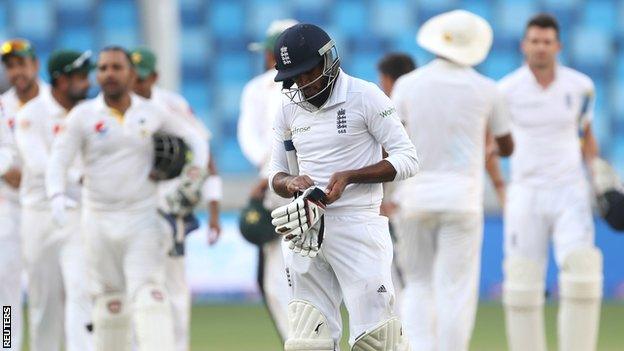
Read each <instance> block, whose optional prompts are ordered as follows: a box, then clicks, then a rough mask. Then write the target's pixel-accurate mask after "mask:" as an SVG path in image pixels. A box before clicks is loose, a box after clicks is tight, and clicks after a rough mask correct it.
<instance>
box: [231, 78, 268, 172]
mask: <svg viewBox="0 0 624 351" xmlns="http://www.w3.org/2000/svg"><path fill="white" fill-rule="evenodd" d="M264 98H266V97H264ZM257 99H258V97H256V96H254V91H253V90H252V86H251V85H247V86H245V89H244V90H243V94H242V96H241V102H240V115H239V116H238V125H237V137H238V144H239V145H240V147H241V151H242V152H243V155H245V157H246V158H247V160H249V162H251V163H252V164H253V165H254V166H256V167H257V168H261V167H262V165H263V164H264V163H265V162H266V161H267V153H268V152H269V151H270V150H267V146H266V142H265V138H264V137H265V136H264V135H262V133H260V131H262V130H264V128H265V126H263V125H262V123H263V122H264V119H263V118H261V116H259V115H258V111H257V109H256V107H257V106H261V105H263V104H265V103H263V102H258V101H257Z"/></svg>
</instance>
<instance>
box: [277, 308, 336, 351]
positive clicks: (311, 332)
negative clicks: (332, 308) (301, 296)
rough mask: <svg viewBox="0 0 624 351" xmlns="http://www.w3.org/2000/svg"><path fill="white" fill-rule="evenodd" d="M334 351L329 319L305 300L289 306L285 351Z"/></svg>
mask: <svg viewBox="0 0 624 351" xmlns="http://www.w3.org/2000/svg"><path fill="white" fill-rule="evenodd" d="M325 350H326V351H333V350H334V339H332V337H331V331H330V330H329V324H328V322H327V318H326V317H325V316H324V315H323V313H322V312H321V311H319V310H318V309H317V308H316V307H314V306H313V305H312V304H310V303H309V302H307V301H304V300H292V301H291V302H290V303H289V304H288V339H287V340H286V343H285V344H284V351H325Z"/></svg>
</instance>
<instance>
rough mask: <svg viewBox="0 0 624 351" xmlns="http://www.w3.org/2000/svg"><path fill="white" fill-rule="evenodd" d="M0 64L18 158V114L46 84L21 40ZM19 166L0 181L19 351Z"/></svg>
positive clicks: (3, 246)
mask: <svg viewBox="0 0 624 351" xmlns="http://www.w3.org/2000/svg"><path fill="white" fill-rule="evenodd" d="M0 55H1V57H2V63H3V65H4V67H5V69H6V74H7V77H8V79H9V83H10V84H11V89H9V90H8V91H7V92H5V93H4V94H2V96H0V102H1V103H0V107H1V109H2V121H1V123H2V124H3V125H5V126H8V128H9V129H10V131H11V132H10V133H8V135H7V136H8V137H9V138H10V140H9V144H10V145H11V147H12V148H13V150H14V151H13V152H14V153H15V155H17V151H16V149H15V141H14V140H13V134H12V133H13V129H14V126H15V115H16V113H17V111H18V110H19V109H20V108H21V107H22V106H24V104H26V103H27V102H28V101H30V100H32V99H34V98H35V97H36V96H37V95H39V94H40V93H43V92H47V91H48V90H49V89H50V88H49V86H48V84H47V83H45V82H44V81H42V80H41V79H39V77H38V74H39V60H37V57H36V55H35V50H34V48H33V47H32V45H31V44H30V42H28V41H27V40H24V39H11V40H8V41H6V42H4V43H3V44H2V46H0ZM20 168H21V163H20V161H19V158H18V157H16V158H14V163H13V165H12V166H11V167H10V168H9V170H8V171H6V172H5V173H4V175H3V176H2V180H0V222H1V223H0V260H1V261H0V279H1V280H2V284H0V303H1V304H2V306H11V313H12V317H13V321H12V324H11V336H12V337H13V340H12V343H11V347H13V349H14V350H21V344H22V299H21V294H22V285H21V277H22V250H21V248H20V236H19V233H20V228H19V223H20V207H19V194H18V188H19V185H20V180H21V175H22V173H21V170H20Z"/></svg>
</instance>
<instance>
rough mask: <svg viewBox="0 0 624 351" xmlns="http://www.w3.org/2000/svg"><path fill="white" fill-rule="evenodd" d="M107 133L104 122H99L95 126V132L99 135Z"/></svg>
mask: <svg viewBox="0 0 624 351" xmlns="http://www.w3.org/2000/svg"><path fill="white" fill-rule="evenodd" d="M107 131H108V128H107V127H106V123H104V121H99V122H97V123H96V124H95V132H96V133H98V134H99V135H104V134H106V132H107Z"/></svg>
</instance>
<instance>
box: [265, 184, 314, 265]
mask: <svg viewBox="0 0 624 351" xmlns="http://www.w3.org/2000/svg"><path fill="white" fill-rule="evenodd" d="M325 200H326V196H325V192H323V190H321V189H320V188H317V187H310V188H308V189H306V190H305V191H304V192H303V194H301V196H299V197H297V198H296V199H295V200H293V201H292V202H291V203H289V204H287V205H284V206H281V207H278V208H276V209H275V210H274V211H273V212H271V217H272V218H273V220H272V221H271V223H272V224H273V225H274V226H275V232H276V233H278V234H281V235H283V236H284V241H289V242H290V243H289V247H290V248H291V249H292V250H293V251H294V252H297V253H299V254H301V255H303V256H309V255H310V252H313V253H312V255H314V256H316V253H318V249H319V248H320V240H319V234H320V233H322V230H321V229H322V228H323V225H322V224H323V223H322V218H323V214H324V213H325Z"/></svg>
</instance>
